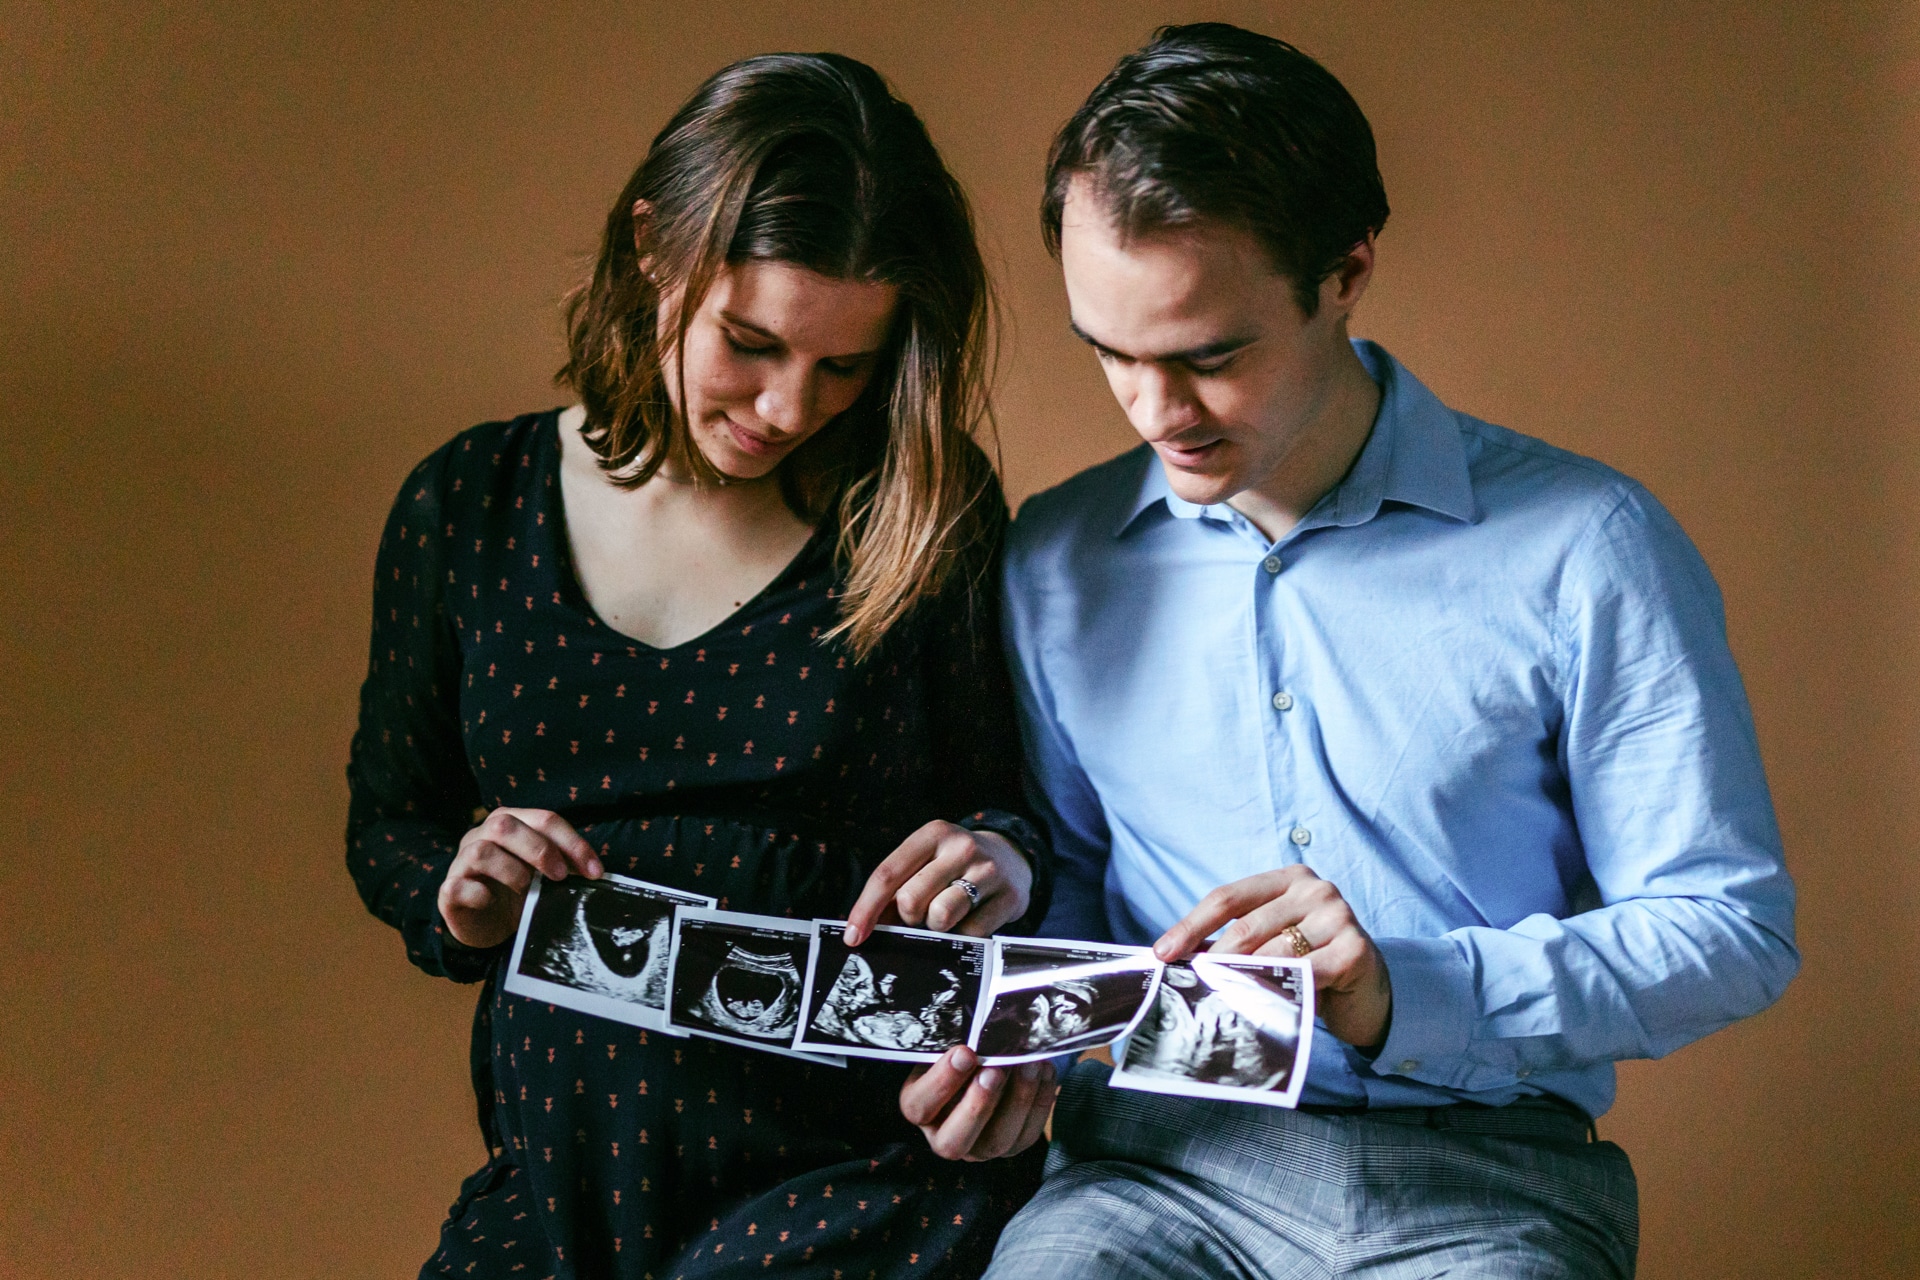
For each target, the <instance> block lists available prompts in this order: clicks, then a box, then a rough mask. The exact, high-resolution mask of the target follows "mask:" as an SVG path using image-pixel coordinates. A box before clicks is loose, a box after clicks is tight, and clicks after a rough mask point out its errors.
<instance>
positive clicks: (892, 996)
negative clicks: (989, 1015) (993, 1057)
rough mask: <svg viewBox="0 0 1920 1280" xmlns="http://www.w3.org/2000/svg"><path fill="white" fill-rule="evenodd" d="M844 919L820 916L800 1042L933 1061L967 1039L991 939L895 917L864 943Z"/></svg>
mask: <svg viewBox="0 0 1920 1280" xmlns="http://www.w3.org/2000/svg"><path fill="white" fill-rule="evenodd" d="M846 927H847V924H846V921H844V920H815V921H814V922H813V936H812V941H813V947H812V954H811V956H810V957H809V960H808V965H807V979H806V985H805V994H804V997H803V1001H802V1008H803V1013H802V1017H801V1021H800V1037H799V1039H798V1040H797V1041H796V1042H795V1043H796V1044H797V1045H798V1046H799V1047H801V1048H806V1049H815V1050H819V1051H821V1052H826V1053H842V1054H847V1055H849V1056H851V1057H862V1058H880V1059H884V1060H886V1061H889V1062H932V1061H933V1060H934V1059H936V1058H938V1057H939V1056H940V1055H941V1054H943V1053H945V1052H946V1051H947V1050H948V1049H951V1048H953V1047H954V1046H955V1045H961V1044H966V1043H967V1041H968V1038H969V1037H970V1036H971V1034H972V1032H973V1029H974V1025H975V1023H976V1022H977V1021H978V1019H979V1015H980V1002H981V997H982V994H983V990H984V988H985V986H986V983H985V976H986V968H987V954H988V951H989V950H990V949H991V946H992V944H991V942H990V941H989V940H987V939H985V938H969V937H964V936H961V935H959V934H952V933H934V932H932V931H931V930H927V929H907V928H901V927H897V926H892V925H887V926H882V927H881V928H878V929H875V930H874V931H873V933H872V934H871V935H870V936H869V937H868V938H867V939H866V941H864V942H862V943H861V944H860V946H859V947H857V948H855V947H849V946H847V944H846V943H845V942H844V941H842V934H843V933H844V932H845V930H846Z"/></svg>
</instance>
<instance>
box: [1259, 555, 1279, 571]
mask: <svg viewBox="0 0 1920 1280" xmlns="http://www.w3.org/2000/svg"><path fill="white" fill-rule="evenodd" d="M1260 567H1261V568H1262V569H1265V570H1266V571H1267V572H1268V573H1278V572H1280V557H1279V556H1268V557H1267V558H1266V559H1265V560H1262V561H1261V562H1260Z"/></svg>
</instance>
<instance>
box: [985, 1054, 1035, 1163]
mask: <svg viewBox="0 0 1920 1280" xmlns="http://www.w3.org/2000/svg"><path fill="white" fill-rule="evenodd" d="M1009 1073H1010V1079H1009V1082H1008V1084H1007V1086H1006V1089H1005V1092H1004V1096H1002V1097H1001V1099H1000V1105H999V1106H997V1107H995V1108H994V1111H993V1118H992V1119H991V1120H990V1121H989V1122H988V1123H987V1127H986V1131H985V1132H984V1133H982V1134H981V1135H980V1137H979V1139H978V1140H977V1141H975V1143H974V1144H973V1150H972V1152H971V1153H970V1154H971V1156H972V1158H973V1159H975V1160H994V1159H998V1158H999V1157H1001V1156H1010V1155H1013V1154H1014V1153H1015V1152H1017V1151H1021V1150H1024V1148H1023V1147H1022V1146H1021V1144H1020V1135H1021V1134H1023V1133H1025V1132H1026V1130H1027V1128H1028V1125H1029V1123H1030V1122H1031V1121H1032V1119H1033V1115H1034V1112H1035V1111H1038V1110H1041V1108H1042V1107H1043V1106H1051V1105H1052V1101H1053V1099H1052V1098H1051V1097H1050V1096H1048V1095H1049V1094H1050V1092H1051V1090H1052V1087H1053V1067H1052V1066H1051V1065H1050V1064H1048V1063H1045V1062H1028V1063H1023V1064H1022V1065H1020V1066H1017V1067H1012V1068H1009ZM1044 1114H1045V1113H1044V1111H1042V1115H1043V1116H1044ZM1041 1123H1042V1124H1044V1123H1045V1120H1044V1119H1043V1120H1042V1122H1041Z"/></svg>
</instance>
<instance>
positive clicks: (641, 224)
mask: <svg viewBox="0 0 1920 1280" xmlns="http://www.w3.org/2000/svg"><path fill="white" fill-rule="evenodd" d="M652 221H653V203H652V201H649V200H635V201H634V202H633V248H634V252H636V253H638V254H639V255H640V274H641V275H643V276H645V277H646V278H647V279H648V280H650V281H652V282H653V283H654V284H656V285H657V284H659V283H660V282H659V281H658V280H657V279H655V278H654V274H653V255H652V254H650V253H648V252H647V229H648V224H649V223H651V222H652Z"/></svg>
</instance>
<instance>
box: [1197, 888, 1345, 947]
mask: <svg viewBox="0 0 1920 1280" xmlns="http://www.w3.org/2000/svg"><path fill="white" fill-rule="evenodd" d="M1325 883H1326V881H1324V880H1307V881H1297V882H1295V883H1294V884H1293V885H1292V886H1291V887H1290V888H1289V889H1288V890H1287V891H1286V892H1285V893H1283V894H1281V895H1280V896H1279V897H1277V898H1274V899H1273V900H1272V901H1270V902H1264V903H1262V904H1260V905H1259V906H1257V907H1253V908H1252V909H1250V910H1248V911H1247V912H1246V914H1244V915H1242V916H1241V917H1240V918H1239V919H1237V920H1235V921H1234V922H1233V923H1232V924H1230V925H1228V926H1227V930H1226V932H1225V933H1222V934H1221V935H1220V937H1219V939H1218V940H1216V941H1215V942H1214V944H1213V947H1212V950H1213V952H1214V953H1215V954H1217V955H1224V956H1250V955H1253V954H1254V953H1256V952H1260V951H1263V950H1265V948H1266V946H1267V944H1268V943H1270V942H1274V941H1276V940H1277V941H1280V942H1283V943H1286V944H1287V945H1288V946H1289V947H1291V946H1292V941H1291V939H1290V938H1289V937H1287V936H1286V935H1284V934H1282V933H1281V930H1283V929H1285V928H1286V927H1287V926H1288V925H1294V926H1295V927H1299V926H1303V925H1305V924H1306V922H1307V920H1308V918H1309V917H1311V916H1317V915H1319V913H1320V910H1321V909H1320V907H1319V906H1318V905H1317V904H1318V903H1319V902H1320V901H1321V900H1322V899H1323V897H1324V895H1323V894H1320V893H1318V892H1316V891H1315V890H1316V886H1319V885H1324V884H1325ZM1334 903H1335V906H1336V910H1337V909H1338V908H1339V907H1341V906H1344V905H1345V904H1344V903H1341V902H1340V900H1339V898H1338V897H1336V898H1335V899H1334ZM1337 927H1338V926H1337V925H1334V926H1329V925H1326V924H1325V923H1324V922H1322V923H1321V926H1320V931H1319V932H1318V933H1315V932H1311V931H1305V932H1307V936H1308V938H1309V939H1310V940H1311V941H1312V942H1313V943H1314V945H1316V946H1318V945H1319V944H1320V943H1322V942H1324V941H1326V939H1327V938H1329V937H1331V936H1332V935H1333V933H1334V931H1335V929H1336V928H1337ZM1277 954H1283V955H1292V954H1293V952H1292V951H1291V950H1288V951H1285V952H1280V953H1277Z"/></svg>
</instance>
